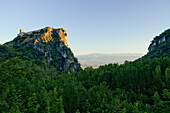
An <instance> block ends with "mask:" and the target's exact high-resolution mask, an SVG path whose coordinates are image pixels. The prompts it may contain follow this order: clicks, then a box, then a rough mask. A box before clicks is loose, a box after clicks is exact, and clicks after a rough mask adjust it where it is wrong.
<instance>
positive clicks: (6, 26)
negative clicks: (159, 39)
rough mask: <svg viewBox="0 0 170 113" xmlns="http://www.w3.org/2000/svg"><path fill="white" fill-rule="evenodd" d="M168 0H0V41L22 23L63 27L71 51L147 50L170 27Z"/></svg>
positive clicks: (32, 26)
mask: <svg viewBox="0 0 170 113" xmlns="http://www.w3.org/2000/svg"><path fill="white" fill-rule="evenodd" d="M169 5H170V0H0V43H4V42H7V41H10V40H12V39H13V38H15V37H16V36H17V34H18V33H19V29H20V28H22V29H24V30H25V31H32V30H36V29H40V28H43V27H46V26H51V27H55V28H59V27H63V28H64V29H66V31H67V33H68V44H69V47H70V48H71V49H72V50H73V52H74V53H75V54H76V55H78V54H88V53H146V52H147V48H148V45H149V43H150V41H151V40H152V38H153V37H154V36H156V35H158V34H160V33H161V32H163V31H164V30H165V29H168V28H170V7H169Z"/></svg>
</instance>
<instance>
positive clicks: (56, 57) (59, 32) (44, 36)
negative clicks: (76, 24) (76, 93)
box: [3, 27, 81, 71]
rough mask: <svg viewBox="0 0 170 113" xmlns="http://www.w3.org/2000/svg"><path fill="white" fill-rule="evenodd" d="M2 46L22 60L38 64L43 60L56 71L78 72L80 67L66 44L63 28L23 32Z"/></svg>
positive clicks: (65, 34)
mask: <svg viewBox="0 0 170 113" xmlns="http://www.w3.org/2000/svg"><path fill="white" fill-rule="evenodd" d="M3 46H6V47H8V48H11V49H12V50H13V51H15V55H14V56H17V57H19V58H22V59H24V60H35V61H36V63H37V64H40V62H41V60H44V59H45V61H46V62H47V63H48V64H50V65H53V66H55V67H56V69H57V70H58V71H65V70H68V71H80V70H81V67H80V64H79V63H78V60H77V58H75V57H74V54H73V53H72V51H71V49H70V48H69V47H68V44H67V33H66V31H65V30H64V29H63V28H60V29H54V28H53V27H46V28H43V29H40V30H36V31H31V32H24V30H20V33H19V34H18V36H17V37H16V38H15V39H14V40H13V41H10V42H7V43H5V44H4V45H3Z"/></svg>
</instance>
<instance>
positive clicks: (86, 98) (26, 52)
mask: <svg viewBox="0 0 170 113" xmlns="http://www.w3.org/2000/svg"><path fill="white" fill-rule="evenodd" d="M58 32H59V33H58ZM44 33H45V34H44ZM52 33H53V34H52ZM166 33H167V32H166ZM168 33H169V32H168ZM63 35H64V36H63ZM66 36H67V35H66V33H65V31H64V30H63V29H58V30H57V29H53V28H49V27H47V28H45V29H42V30H39V31H36V32H29V33H23V32H21V33H20V34H19V35H18V36H17V37H16V38H15V39H14V40H13V41H11V42H8V43H5V44H3V45H0V113H169V111H170V58H169V57H170V56H169V36H170V35H169V34H164V35H160V36H159V37H160V38H155V39H154V41H153V42H152V43H151V45H150V47H149V48H150V50H149V53H148V54H147V55H145V56H144V57H142V58H140V59H138V60H135V61H133V62H132V61H125V62H124V64H116V63H115V64H108V65H104V66H100V67H99V68H97V69H93V68H92V67H88V68H85V69H84V70H82V69H81V67H80V64H79V63H78V60H77V59H76V58H75V57H74V55H73V53H72V52H71V50H70V48H68V45H67V42H66ZM62 37H64V38H63V39H62ZM162 37H163V38H162ZM164 37H165V38H164ZM157 42H159V44H158V45H154V43H155V44H156V43H157Z"/></svg>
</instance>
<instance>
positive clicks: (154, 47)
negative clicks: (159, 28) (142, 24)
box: [143, 29, 170, 59]
mask: <svg viewBox="0 0 170 113" xmlns="http://www.w3.org/2000/svg"><path fill="white" fill-rule="evenodd" d="M155 57H158V58H159V57H170V29H167V30H165V31H164V32H163V33H161V34H160V35H159V36H156V37H155V38H154V39H153V40H152V42H151V44H150V45H149V48H148V53H147V54H146V55H145V56H143V58H144V59H147V58H155Z"/></svg>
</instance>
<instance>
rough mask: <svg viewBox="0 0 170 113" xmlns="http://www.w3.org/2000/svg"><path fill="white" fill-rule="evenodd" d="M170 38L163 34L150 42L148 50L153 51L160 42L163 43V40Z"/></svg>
mask: <svg viewBox="0 0 170 113" xmlns="http://www.w3.org/2000/svg"><path fill="white" fill-rule="evenodd" d="M167 39H168V37H166V36H163V37H161V38H160V39H156V40H153V42H152V43H151V44H150V46H149V48H148V50H149V52H151V51H152V50H154V49H155V48H156V47H158V46H159V45H160V44H162V43H163V42H165V41H166V40H167Z"/></svg>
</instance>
